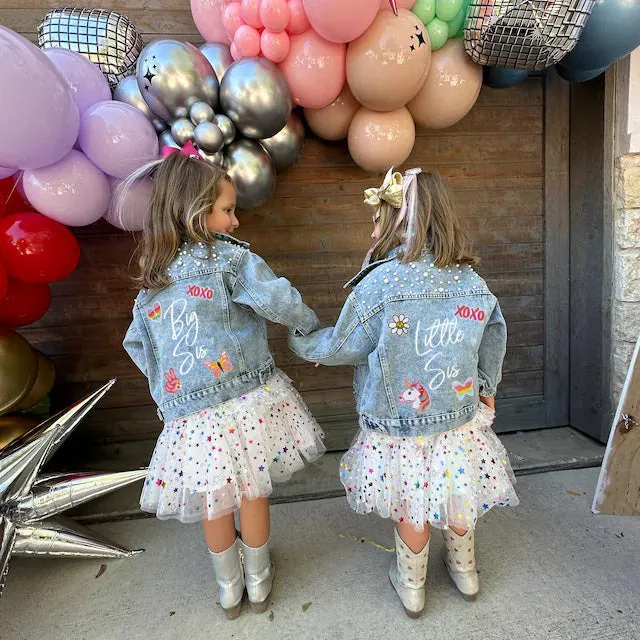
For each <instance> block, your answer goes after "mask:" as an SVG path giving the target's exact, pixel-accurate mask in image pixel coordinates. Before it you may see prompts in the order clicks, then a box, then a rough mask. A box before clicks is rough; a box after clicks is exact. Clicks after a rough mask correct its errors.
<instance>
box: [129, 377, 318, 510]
mask: <svg viewBox="0 0 640 640" xmlns="http://www.w3.org/2000/svg"><path fill="white" fill-rule="evenodd" d="M323 438H324V434H323V432H322V429H321V428H320V426H319V425H318V423H317V422H316V421H315V419H314V417H313V416H312V415H311V412H310V411H309V409H308V408H307V406H306V404H305V403H304V400H303V399H302V398H301V397H300V394H299V393H298V392H297V391H296V390H295V388H294V387H293V384H292V382H291V380H290V379H289V378H288V377H287V376H286V375H285V374H284V373H282V372H281V371H277V372H276V373H275V374H274V375H273V376H272V377H271V378H270V379H269V380H268V381H267V382H266V383H265V384H264V385H262V386H261V387H258V388H257V389H254V390H253V391H250V392H249V393H247V394H246V395H244V396H242V397H240V398H234V399H232V400H229V401H227V402H223V403H222V404H219V405H217V406H215V407H211V408H210V409H205V410H203V411H199V412H197V413H192V414H190V415H188V416H186V417H184V418H179V419H177V420H173V421H172V422H168V423H166V424H165V427H164V429H163V431H162V433H161V434H160V437H159V438H158V442H157V444H156V448H155V450H154V452H153V456H152V458H151V463H150V465H149V472H148V474H147V479H146V481H145V484H144V487H143V490H142V495H141V497H140V507H141V509H142V510H143V511H149V512H151V513H154V514H155V515H156V516H157V517H158V518H160V519H163V520H164V519H167V518H176V519H178V520H180V521H181V522H196V521H198V520H203V519H209V520H212V519H214V518H219V517H220V516H223V515H226V514H228V513H231V512H233V511H234V510H235V509H237V508H238V507H239V506H240V503H241V501H242V499H243V498H246V499H248V500H253V499H255V498H265V497H267V496H269V495H270V494H271V492H272V490H273V487H272V481H273V482H285V481H287V480H289V479H290V478H291V475H292V474H293V473H295V472H296V471H299V470H300V469H302V468H303V467H304V464H305V459H306V460H307V461H309V462H312V461H314V460H317V459H318V458H319V457H320V456H321V455H322V454H323V453H324V451H325V447H324V444H323V442H322V439H323Z"/></svg>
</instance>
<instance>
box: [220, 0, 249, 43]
mask: <svg viewBox="0 0 640 640" xmlns="http://www.w3.org/2000/svg"><path fill="white" fill-rule="evenodd" d="M243 24H245V22H244V19H243V17H242V9H241V7H240V3H239V2H232V3H231V4H228V5H227V6H226V8H225V10H224V13H223V14H222V25H223V27H224V30H225V31H226V33H227V35H228V36H229V37H230V38H233V36H234V35H235V33H236V31H237V30H238V29H239V28H240V27H241V26H242V25H243Z"/></svg>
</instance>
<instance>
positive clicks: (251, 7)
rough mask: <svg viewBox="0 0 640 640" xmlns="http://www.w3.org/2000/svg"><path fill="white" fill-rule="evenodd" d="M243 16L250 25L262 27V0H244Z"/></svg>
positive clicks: (257, 27)
mask: <svg viewBox="0 0 640 640" xmlns="http://www.w3.org/2000/svg"><path fill="white" fill-rule="evenodd" d="M242 17H243V18H244V21H245V22H246V23H247V24H248V25H250V26H252V27H255V28H256V29H262V27H263V26H264V25H263V24H262V20H261V19H260V0H242Z"/></svg>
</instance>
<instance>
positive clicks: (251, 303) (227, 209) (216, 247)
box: [123, 144, 324, 618]
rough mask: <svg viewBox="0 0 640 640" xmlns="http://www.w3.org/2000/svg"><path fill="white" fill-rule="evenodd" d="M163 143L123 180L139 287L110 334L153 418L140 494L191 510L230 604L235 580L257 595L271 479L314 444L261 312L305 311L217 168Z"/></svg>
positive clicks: (262, 597) (306, 324) (263, 586)
mask: <svg viewBox="0 0 640 640" xmlns="http://www.w3.org/2000/svg"><path fill="white" fill-rule="evenodd" d="M163 152H164V154H165V155H166V156H167V157H166V158H165V159H164V160H155V161H153V162H151V163H150V164H148V165H146V166H143V167H141V168H140V169H138V170H137V171H136V172H134V173H133V174H132V175H131V176H130V177H129V178H128V179H127V180H125V182H124V184H123V188H124V189H128V188H129V187H130V186H131V185H132V184H133V183H135V181H136V180H137V179H139V178H142V177H145V176H149V175H152V176H153V178H154V180H153V191H152V195H151V202H150V205H149V214H148V217H147V220H146V223H145V228H144V234H143V237H142V244H141V247H140V261H139V264H140V276H139V278H138V283H139V284H140V286H141V287H142V288H141V291H140V293H139V294H138V296H137V298H136V300H135V303H134V307H133V322H132V323H131V326H130V327H129V330H128V331H127V335H126V337H125V339H124V347H125V349H126V350H127V351H128V353H129V355H130V356H131V359H132V360H133V361H134V362H135V364H136V365H137V366H138V367H139V368H140V370H141V371H142V373H143V374H144V375H145V376H146V377H147V378H148V380H149V388H150V391H151V395H152V397H153V399H154V401H155V402H156V404H157V405H158V417H159V418H160V419H161V420H163V421H164V429H163V430H162V433H161V434H160V437H159V438H158V442H157V444H156V448H155V451H154V452H153V457H152V459H151V463H150V465H149V472H148V474H147V480H146V482H145V485H144V488H143V491H142V496H141V498H140V506H141V508H142V509H143V510H145V511H150V512H151V513H154V514H156V515H157V517H158V518H161V519H166V518H176V519H178V520H180V521H182V522H197V521H202V523H203V527H204V536H205V539H206V542H207V545H208V547H209V554H210V557H211V561H212V563H213V567H214V570H215V574H216V581H217V584H218V598H219V601H220V604H221V606H222V608H223V609H224V611H225V613H226V614H227V617H229V618H235V617H237V616H238V615H239V614H240V607H241V603H242V598H243V593H244V591H245V588H246V591H247V595H248V598H249V601H250V603H251V606H252V608H253V609H254V610H255V611H258V612H263V611H264V610H265V609H266V607H267V604H268V598H269V594H270V592H271V586H272V584H273V578H274V568H273V564H272V563H271V559H270V553H269V501H268V496H269V495H270V493H271V490H272V481H285V480H288V479H289V478H290V477H291V474H292V473H293V472H295V471H297V470H298V469H301V468H302V467H303V466H304V460H305V459H307V460H314V459H316V458H318V457H320V456H321V455H322V453H323V452H324V445H323V444H322V437H323V433H322V430H321V429H320V427H319V426H318V424H317V423H316V421H315V420H314V418H313V416H312V415H311V413H310V412H309V409H308V408H307V406H306V405H305V403H304V401H303V400H302V398H301V397H300V395H299V394H298V393H297V391H296V390H295V389H294V388H293V386H292V384H291V380H289V379H288V378H287V377H286V376H285V375H284V374H283V373H282V372H281V371H280V370H279V369H277V368H276V366H275V364H274V362H273V357H272V355H271V353H270V352H269V346H268V344H267V327H266V320H270V321H272V322H277V323H280V324H283V325H285V326H287V327H289V329H290V330H291V331H292V332H293V333H296V334H299V335H305V334H307V333H309V332H311V331H312V330H314V329H316V328H317V326H318V319H317V318H316V315H315V314H314V313H313V311H312V310H311V309H309V308H308V307H307V306H306V305H305V304H304V303H303V302H302V299H301V298H300V294H299V293H298V292H297V291H296V290H295V289H294V288H293V287H292V286H291V284H290V283H289V282H288V281H287V280H285V279H284V278H278V277H277V276H276V275H275V274H274V273H273V271H271V269H270V268H269V267H268V265H267V264H266V263H265V262H264V260H262V259H261V258H260V257H258V256H257V255H255V254H254V253H252V252H251V251H250V250H249V246H248V245H247V244H246V243H244V242H241V241H240V240H236V239H235V238H234V237H233V234H234V232H235V231H236V229H237V228H238V226H239V222H238V219H237V218H236V213H235V210H236V192H235V189H234V187H233V184H232V183H231V180H230V179H229V177H228V176H227V174H226V173H225V172H224V171H223V170H222V169H220V168H219V167H215V166H213V165H212V164H209V163H208V162H206V161H204V160H202V159H201V158H200V156H199V155H198V152H197V150H196V149H195V147H193V145H191V144H187V145H185V147H184V148H183V149H182V151H173V152H172V151H171V150H166V149H165V150H163ZM236 511H238V513H239V521H240V536H241V538H238V537H237V534H236V527H235V523H234V513H235V512H236Z"/></svg>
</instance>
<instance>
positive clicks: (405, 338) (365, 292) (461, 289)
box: [289, 251, 507, 436]
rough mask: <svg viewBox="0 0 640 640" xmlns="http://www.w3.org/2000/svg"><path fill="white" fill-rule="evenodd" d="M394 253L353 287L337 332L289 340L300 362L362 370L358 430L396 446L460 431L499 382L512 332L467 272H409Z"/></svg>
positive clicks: (413, 265) (421, 264)
mask: <svg viewBox="0 0 640 640" xmlns="http://www.w3.org/2000/svg"><path fill="white" fill-rule="evenodd" d="M396 255H397V251H395V252H392V253H391V254H390V255H389V257H388V258H387V259H385V260H381V261H378V262H375V263H372V264H370V265H369V266H367V267H366V268H365V269H363V270H362V271H361V272H360V273H359V274H358V275H357V276H356V277H355V278H354V279H353V280H351V281H350V282H349V283H347V285H345V287H348V286H351V287H353V290H352V291H351V293H350V295H349V297H348V298H347V300H346V302H345V305H344V307H343V309H342V312H341V313H340V317H339V318H338V321H337V323H336V325H335V327H331V328H327V329H321V330H318V331H315V332H313V333H312V334H310V335H307V336H304V337H302V336H293V335H291V336H290V340H289V342H290V346H291V348H292V349H293V351H294V352H295V353H297V354H298V355H299V356H301V357H303V358H305V359H307V360H310V361H312V362H318V363H320V364H325V365H345V364H354V365H356V370H355V376H354V392H355V396H356V406H357V410H358V413H359V414H360V425H361V426H362V427H363V428H365V429H377V430H380V431H382V432H384V433H387V434H389V435H395V436H426V435H432V434H435V433H441V432H443V431H448V430H450V429H454V428H456V427H458V426H461V425H463V424H465V423H466V422H468V421H469V420H471V419H472V418H473V417H474V415H475V413H476V411H477V408H478V396H479V395H483V396H492V395H494V394H495V393H496V387H497V386H498V383H499V382H500V379H501V375H502V374H501V371H502V361H503V359H504V355H505V349H506V341H507V331H506V325H505V322H504V318H503V317H502V313H501V312H500V306H499V305H498V302H497V300H496V298H495V296H494V295H493V294H492V293H491V292H490V291H489V289H488V287H487V285H486V283H485V282H484V280H483V279H482V278H481V277H480V276H478V275H477V274H476V273H475V272H474V270H473V269H472V268H471V267H469V266H467V265H452V266H451V267H449V268H443V269H440V268H438V267H437V266H435V265H434V262H433V256H432V255H431V254H429V253H426V252H425V253H424V254H423V255H422V256H421V257H420V258H419V259H418V260H416V261H415V262H410V263H408V264H402V263H401V262H400V261H399V259H398V258H397V257H396Z"/></svg>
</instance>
